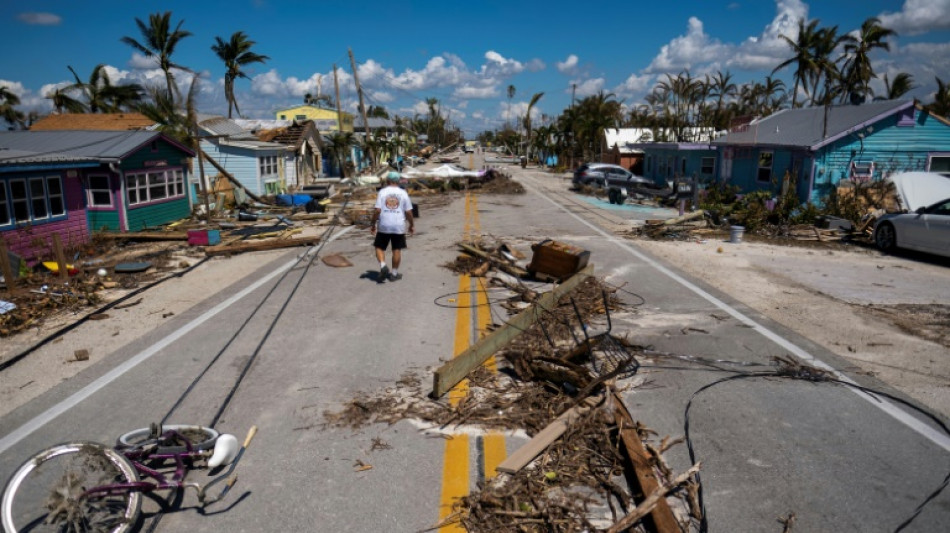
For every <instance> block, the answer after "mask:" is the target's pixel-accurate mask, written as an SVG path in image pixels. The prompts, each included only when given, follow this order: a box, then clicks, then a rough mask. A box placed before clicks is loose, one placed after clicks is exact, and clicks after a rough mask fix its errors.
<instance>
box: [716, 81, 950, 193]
mask: <svg viewBox="0 0 950 533" xmlns="http://www.w3.org/2000/svg"><path fill="white" fill-rule="evenodd" d="M711 145H712V146H713V147H716V148H718V149H719V155H720V157H719V160H718V162H719V169H718V176H719V180H720V181H721V182H723V183H731V184H734V185H737V186H739V188H740V189H741V190H742V192H752V191H756V190H776V184H777V183H781V182H782V180H783V179H785V176H786V174H787V175H788V176H789V177H790V178H791V179H793V180H794V184H795V188H796V189H795V190H796V192H797V193H798V196H799V198H800V199H801V200H802V201H803V202H814V203H820V202H821V201H822V199H823V198H825V197H826V196H827V195H828V194H829V193H831V191H832V190H833V189H835V188H836V187H837V186H838V184H839V183H840V182H841V181H842V180H856V181H870V180H877V179H881V178H883V177H885V176H888V175H890V174H893V173H897V172H905V171H912V170H924V171H934V172H945V173H948V174H950V122H948V121H947V120H946V119H944V118H941V117H938V116H935V115H931V114H930V113H928V112H927V111H926V110H924V109H923V107H921V106H920V105H918V104H917V103H916V102H914V101H908V100H885V101H877V102H870V103H865V104H861V105H839V106H829V107H828V108H825V107H809V108H801V109H785V110H782V111H779V112H777V113H775V114H773V115H770V116H768V117H765V118H760V119H756V120H753V121H752V122H750V123H749V124H746V125H743V126H741V127H738V128H734V129H733V131H730V132H729V133H728V134H727V135H726V136H724V137H722V138H719V139H716V140H715V141H713V142H712V143H711Z"/></svg>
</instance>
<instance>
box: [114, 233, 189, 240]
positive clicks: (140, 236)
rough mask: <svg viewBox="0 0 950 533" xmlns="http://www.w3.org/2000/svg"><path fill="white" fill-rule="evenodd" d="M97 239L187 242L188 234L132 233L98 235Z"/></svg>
mask: <svg viewBox="0 0 950 533" xmlns="http://www.w3.org/2000/svg"><path fill="white" fill-rule="evenodd" d="M96 237H97V238H101V239H110V240H113V241H120V240H130V241H187V240H188V233H187V232H184V231H135V232H130V233H106V232H102V233H97V234H96Z"/></svg>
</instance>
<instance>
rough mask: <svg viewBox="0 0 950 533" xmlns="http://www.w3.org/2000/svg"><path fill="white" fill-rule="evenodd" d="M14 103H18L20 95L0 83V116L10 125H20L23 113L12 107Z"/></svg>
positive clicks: (22, 121)
mask: <svg viewBox="0 0 950 533" xmlns="http://www.w3.org/2000/svg"><path fill="white" fill-rule="evenodd" d="M16 105H20V97H19V96H17V95H16V94H14V93H13V91H11V90H10V89H8V88H7V87H6V86H5V85H0V118H3V120H5V121H7V123H9V124H10V125H11V126H17V125H21V126H22V125H23V123H24V115H23V112H22V111H19V110H17V109H15V108H14V107H13V106H16Z"/></svg>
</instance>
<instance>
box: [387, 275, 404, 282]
mask: <svg viewBox="0 0 950 533" xmlns="http://www.w3.org/2000/svg"><path fill="white" fill-rule="evenodd" d="M401 279H402V274H390V275H389V281H399V280H401Z"/></svg>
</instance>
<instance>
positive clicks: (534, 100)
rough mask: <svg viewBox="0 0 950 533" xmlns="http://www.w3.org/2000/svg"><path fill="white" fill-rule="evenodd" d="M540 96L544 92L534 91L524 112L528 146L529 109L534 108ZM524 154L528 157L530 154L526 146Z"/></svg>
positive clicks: (529, 143) (529, 133) (529, 136)
mask: <svg viewBox="0 0 950 533" xmlns="http://www.w3.org/2000/svg"><path fill="white" fill-rule="evenodd" d="M542 96H544V93H534V94H533V95H532V96H531V100H530V101H529V102H528V110H527V111H526V112H525V114H524V131H525V136H526V139H527V141H526V142H527V143H528V147H530V146H531V109H532V108H534V105H535V104H537V103H538V100H540V99H541V97H542ZM525 156H526V157H529V158H530V156H531V154H530V150H528V149H527V148H525Z"/></svg>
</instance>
